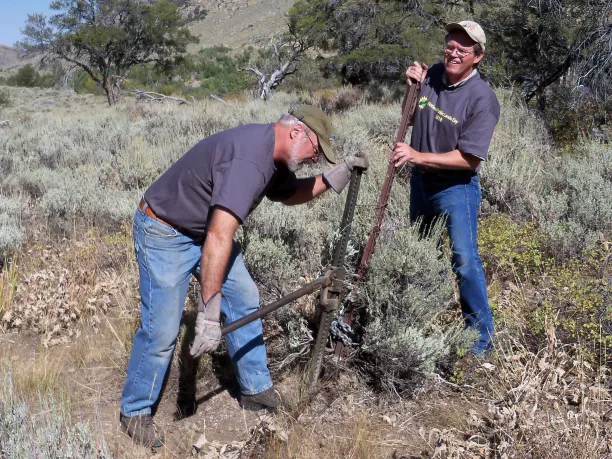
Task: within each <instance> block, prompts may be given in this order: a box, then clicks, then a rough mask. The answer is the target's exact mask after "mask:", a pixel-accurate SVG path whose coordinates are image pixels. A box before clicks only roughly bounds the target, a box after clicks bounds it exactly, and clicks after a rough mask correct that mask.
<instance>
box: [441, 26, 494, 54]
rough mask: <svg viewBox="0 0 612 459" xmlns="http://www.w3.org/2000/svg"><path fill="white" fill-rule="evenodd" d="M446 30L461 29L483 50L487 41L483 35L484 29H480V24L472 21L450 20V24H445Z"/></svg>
mask: <svg viewBox="0 0 612 459" xmlns="http://www.w3.org/2000/svg"><path fill="white" fill-rule="evenodd" d="M446 30H447V31H448V32H453V31H455V30H463V31H464V32H465V33H467V34H468V35H469V36H470V38H471V39H472V40H474V41H475V42H476V43H478V44H479V45H480V46H481V47H482V50H483V51H484V49H485V44H486V43H487V37H485V33H484V30H482V27H480V24H478V23H476V22H474V21H461V22H451V23H450V24H447V25H446Z"/></svg>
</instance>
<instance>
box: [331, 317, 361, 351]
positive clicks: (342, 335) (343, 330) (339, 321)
mask: <svg viewBox="0 0 612 459" xmlns="http://www.w3.org/2000/svg"><path fill="white" fill-rule="evenodd" d="M343 317H344V308H341V309H340V311H338V315H337V316H336V317H334V319H333V320H332V322H331V326H330V327H329V335H330V339H331V341H332V342H334V343H338V342H341V343H342V344H344V346H345V347H352V346H357V345H358V344H359V343H358V342H357V340H356V339H355V340H353V339H354V338H356V334H355V330H353V327H351V326H350V325H349V324H347V323H345V322H344V319H343Z"/></svg>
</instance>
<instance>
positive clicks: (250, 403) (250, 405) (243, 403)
mask: <svg viewBox="0 0 612 459" xmlns="http://www.w3.org/2000/svg"><path fill="white" fill-rule="evenodd" d="M240 407H241V408H243V409H245V410H249V411H259V410H266V411H268V412H269V413H276V412H277V411H278V410H281V409H287V408H288V403H287V401H286V400H285V398H284V397H283V396H282V395H281V394H280V393H279V392H277V391H276V390H274V387H270V388H269V389H266V390H264V391H263V392H259V393H258V394H253V395H244V394H242V395H240Z"/></svg>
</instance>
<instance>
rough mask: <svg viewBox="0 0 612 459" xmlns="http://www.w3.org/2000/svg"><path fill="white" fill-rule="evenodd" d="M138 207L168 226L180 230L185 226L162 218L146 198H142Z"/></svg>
mask: <svg viewBox="0 0 612 459" xmlns="http://www.w3.org/2000/svg"><path fill="white" fill-rule="evenodd" d="M138 208H139V209H140V210H142V211H143V212H144V213H145V214H147V215H148V216H149V217H152V218H154V219H155V220H157V221H158V222H161V223H163V224H164V225H166V226H169V227H171V228H174V229H176V230H178V231H180V232H183V228H181V227H180V226H176V225H173V224H172V223H168V222H167V221H164V220H162V219H161V218H159V217H158V216H157V215H155V212H153V209H151V206H149V205H148V204H147V201H145V200H144V198H143V199H141V200H140V204H138Z"/></svg>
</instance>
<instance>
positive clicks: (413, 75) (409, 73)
mask: <svg viewBox="0 0 612 459" xmlns="http://www.w3.org/2000/svg"><path fill="white" fill-rule="evenodd" d="M428 68H429V66H428V65H427V64H425V63H423V64H421V63H419V62H417V61H414V62H413V63H412V65H411V66H410V67H408V70H406V77H407V78H408V85H409V86H412V82H413V80H414V81H417V82H419V83H422V82H423V80H424V79H425V74H426V73H427V69H428Z"/></svg>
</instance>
